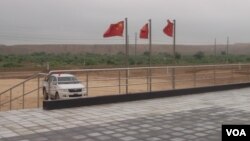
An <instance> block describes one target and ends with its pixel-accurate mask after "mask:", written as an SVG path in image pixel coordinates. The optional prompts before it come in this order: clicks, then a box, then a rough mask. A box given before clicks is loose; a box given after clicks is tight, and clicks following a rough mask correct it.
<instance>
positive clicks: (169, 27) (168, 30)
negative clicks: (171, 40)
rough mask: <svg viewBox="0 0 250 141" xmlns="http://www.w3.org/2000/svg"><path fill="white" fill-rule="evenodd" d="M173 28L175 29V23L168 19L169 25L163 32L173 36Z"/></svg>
mask: <svg viewBox="0 0 250 141" xmlns="http://www.w3.org/2000/svg"><path fill="white" fill-rule="evenodd" d="M173 30H174V24H173V23H172V22H171V21H169V20H168V25H167V26H166V27H165V28H164V29H163V32H164V33H165V34H166V35H168V36H170V37H173Z"/></svg>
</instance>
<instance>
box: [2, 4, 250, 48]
mask: <svg viewBox="0 0 250 141" xmlns="http://www.w3.org/2000/svg"><path fill="white" fill-rule="evenodd" d="M249 13H250V0H0V44H46V43H67V44H71V43H72V44H73V43H75V44H78V43H88V44H100V43H124V39H123V38H121V37H115V38H108V39H103V38H102V35H103V33H104V32H105V30H106V29H107V28H108V26H109V24H111V23H116V22H118V21H121V20H124V18H125V17H127V18H128V24H129V29H128V30H129V37H130V43H134V36H135V35H134V34H135V32H139V30H140V28H141V27H142V26H143V25H144V24H145V23H146V22H147V21H148V19H150V18H151V19H152V30H153V31H152V36H153V43H155V44H156V43H161V44H165V43H167V44H171V43H172V39H171V38H169V37H167V36H165V35H164V34H163V32H162V30H163V28H164V26H165V25H166V23H167V19H176V22H177V26H176V30H177V33H176V35H177V38H176V40H177V44H210V43H211V44H212V43H213V42H214V38H217V42H218V43H220V44H224V43H225V42H226V37H227V36H229V37H230V42H231V43H239V42H244V43H250V16H249ZM138 42H139V43H147V41H146V40H139V41H138Z"/></svg>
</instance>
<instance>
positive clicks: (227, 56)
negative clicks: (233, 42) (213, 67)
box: [227, 36, 229, 63]
mask: <svg viewBox="0 0 250 141" xmlns="http://www.w3.org/2000/svg"><path fill="white" fill-rule="evenodd" d="M228 46H229V37H228V36H227V63H228Z"/></svg>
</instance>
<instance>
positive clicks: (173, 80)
mask: <svg viewBox="0 0 250 141" xmlns="http://www.w3.org/2000/svg"><path fill="white" fill-rule="evenodd" d="M173 22H174V31H173V33H174V35H173V57H174V68H173V73H172V75H173V77H172V84H173V89H175V65H176V57H175V56H176V51H175V37H176V34H175V33H176V32H175V29H176V28H175V26H176V21H175V20H173Z"/></svg>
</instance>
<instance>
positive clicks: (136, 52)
mask: <svg viewBox="0 0 250 141" xmlns="http://www.w3.org/2000/svg"><path fill="white" fill-rule="evenodd" d="M136 55H137V33H136V32H135V56H136Z"/></svg>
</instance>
